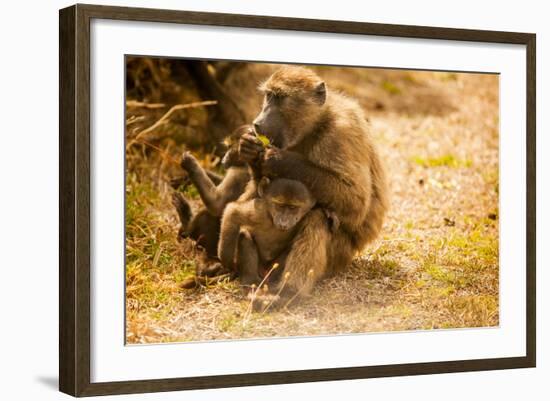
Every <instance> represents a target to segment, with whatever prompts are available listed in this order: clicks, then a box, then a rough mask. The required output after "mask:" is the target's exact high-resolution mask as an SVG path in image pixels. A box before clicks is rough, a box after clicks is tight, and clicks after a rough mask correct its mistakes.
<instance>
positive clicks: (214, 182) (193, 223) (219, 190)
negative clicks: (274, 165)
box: [172, 127, 250, 276]
mask: <svg viewBox="0 0 550 401" xmlns="http://www.w3.org/2000/svg"><path fill="white" fill-rule="evenodd" d="M243 129H246V127H243V128H242V129H241V131H240V132H237V133H236V134H234V135H232V136H231V137H230V138H229V141H230V142H229V148H228V150H227V152H226V154H225V156H224V158H223V160H222V165H223V166H224V167H225V169H226V175H225V176H224V177H218V176H217V175H215V174H213V173H211V172H209V171H207V170H204V169H203V168H202V167H201V165H200V164H199V162H198V161H197V159H195V157H194V156H193V155H191V153H189V152H186V153H185V154H184V155H183V157H182V162H181V166H182V168H183V169H184V170H186V171H187V174H188V176H189V179H190V181H191V182H192V183H193V184H194V185H195V186H196V187H197V190H198V191H199V194H200V196H201V199H202V201H203V203H204V205H205V207H204V208H202V209H200V210H199V211H198V212H197V213H196V214H195V215H193V212H192V210H191V206H190V205H189V202H188V201H187V200H186V199H185V198H184V197H183V196H182V194H181V193H179V192H175V193H174V194H173V196H172V204H173V205H174V207H175V208H176V211H177V213H178V217H179V220H180V224H181V226H180V229H179V232H178V237H179V238H191V239H193V240H195V241H196V244H197V245H198V246H199V247H201V248H203V249H204V250H205V251H206V254H207V256H208V257H209V258H217V255H218V240H219V236H220V223H221V216H222V213H223V210H224V208H225V206H226V205H227V204H228V203H229V202H233V201H235V200H236V199H237V198H238V197H239V196H240V195H241V194H242V193H243V192H244V189H245V187H246V185H247V183H248V181H249V179H250V175H249V170H248V165H247V164H246V163H245V162H241V161H240V160H239V153H238V144H237V142H236V141H235V139H236V138H238V137H239V136H240V133H242V130H243ZM231 141H232V142H231ZM220 273H223V269H222V266H221V264H220V263H210V264H209V265H208V266H205V267H203V268H201V269H200V270H198V271H197V276H203V275H207V276H213V275H216V274H220Z"/></svg>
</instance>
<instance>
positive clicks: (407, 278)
mask: <svg viewBox="0 0 550 401" xmlns="http://www.w3.org/2000/svg"><path fill="white" fill-rule="evenodd" d="M317 69H318V72H319V73H320V74H321V75H322V76H323V77H324V78H325V79H326V81H327V83H328V87H329V90H331V89H332V90H342V91H344V92H347V93H350V95H352V96H354V97H356V98H357V99H358V100H359V101H360V103H361V105H362V106H363V107H364V108H365V110H366V112H367V116H368V118H369V120H370V123H371V127H372V135H373V137H374V140H375V142H376V143H377V145H378V149H379V151H380V153H381V155H382V159H383V161H384V163H385V165H386V168H387V172H388V177H389V182H390V187H391V194H392V195H391V197H392V200H391V207H390V210H389V214H388V216H387V219H386V221H385V224H384V229H383V232H382V234H381V236H380V238H379V239H378V240H376V241H375V242H373V243H372V244H370V245H369V246H368V247H366V248H365V249H364V250H363V252H362V254H361V255H359V256H358V257H357V258H356V259H355V260H354V262H353V264H352V265H351V266H350V267H349V268H348V269H347V270H345V271H344V273H342V274H339V275H337V276H335V277H332V278H329V279H326V280H324V281H323V282H321V283H320V284H319V285H318V286H317V287H316V288H315V290H314V291H313V293H312V295H311V297H309V298H306V299H304V300H303V301H302V302H300V303H297V304H292V305H289V306H288V307H287V308H283V309H281V310H278V311H270V312H267V313H257V312H251V310H250V302H249V300H247V299H246V297H244V296H243V295H242V292H241V291H240V289H239V283H238V281H233V282H224V283H220V284H215V285H211V286H207V287H200V288H197V289H192V290H186V289H183V288H181V286H180V283H181V282H182V281H184V280H185V279H186V278H188V277H190V276H191V275H193V274H194V270H195V266H196V264H197V263H201V255H200V252H199V251H198V250H196V249H195V247H194V244H193V243H192V241H190V240H184V241H182V242H178V241H177V239H176V233H177V230H178V224H177V216H176V213H175V211H174V210H173V208H172V206H171V203H170V197H171V193H172V188H171V187H170V185H169V184H168V183H167V182H166V179H163V177H161V175H162V174H161V173H160V171H161V170H162V169H159V167H158V166H162V165H164V164H174V161H175V160H174V157H172V158H170V157H168V156H166V152H169V153H170V154H171V155H175V154H178V152H181V151H182V150H183V148H181V147H177V146H176V145H170V146H172V147H170V146H169V147H168V148H163V149H165V154H164V156H163V157H161V158H159V157H158V155H155V151H152V152H151V151H149V152H145V151H143V149H141V150H130V151H128V166H129V167H128V171H127V176H126V177H127V178H126V180H127V182H126V185H127V187H126V195H127V202H126V203H127V213H126V223H127V224H126V238H127V242H126V256H127V257H126V259H127V265H126V284H127V288H126V305H127V315H126V316H127V327H126V329H127V331H126V332H127V342H128V343H157V342H174V341H200V340H212V339H238V338H252V337H272V336H303V335H316V334H341V333H363V332H379V331H402V330H426V329H436V328H437V329H441V328H464V327H487V326H495V325H498V323H499V305H498V302H499V268H498V257H499V246H498V244H499V241H498V234H499V224H498V221H499V210H498V199H499V195H498V191H499V170H498V161H499V154H498V144H499V134H498V133H499V131H498V130H499V114H498V113H499V109H498V94H499V87H498V76H496V75H489V74H459V73H448V72H419V71H389V70H382V69H351V70H347V71H344V70H342V69H331V68H317ZM161 156H162V155H161ZM201 160H202V161H203V163H204V164H205V166H207V167H211V166H213V165H215V164H216V161H217V159H216V158H215V157H213V156H209V155H202V156H201ZM173 168H177V166H176V167H173ZM186 194H187V196H188V197H190V198H192V199H193V205H194V206H195V207H198V206H199V205H200V201H199V199H198V197H197V193H196V191H195V190H194V188H192V187H189V188H187V190H186Z"/></svg>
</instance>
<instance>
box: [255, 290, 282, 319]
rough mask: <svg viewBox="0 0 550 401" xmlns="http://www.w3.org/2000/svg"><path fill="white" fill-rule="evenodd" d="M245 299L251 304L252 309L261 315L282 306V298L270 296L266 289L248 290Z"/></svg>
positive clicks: (274, 295) (275, 295)
mask: <svg viewBox="0 0 550 401" xmlns="http://www.w3.org/2000/svg"><path fill="white" fill-rule="evenodd" d="M248 288H250V287H248ZM247 298H248V299H249V300H250V302H252V309H253V310H254V311H256V312H261V313H263V312H267V311H269V310H276V309H278V308H280V307H281V306H282V302H281V300H282V298H281V297H280V296H279V295H277V294H270V293H269V290H268V289H267V287H266V288H265V289H264V287H262V288H252V289H249V291H248V295H247Z"/></svg>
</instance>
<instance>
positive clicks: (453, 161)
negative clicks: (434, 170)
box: [412, 155, 472, 168]
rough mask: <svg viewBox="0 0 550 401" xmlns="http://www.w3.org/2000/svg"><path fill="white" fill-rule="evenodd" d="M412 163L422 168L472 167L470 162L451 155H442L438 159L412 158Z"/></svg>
mask: <svg viewBox="0 0 550 401" xmlns="http://www.w3.org/2000/svg"><path fill="white" fill-rule="evenodd" d="M412 161H413V162H415V163H416V164H418V165H420V166H422V167H451V168H459V167H466V168H469V167H472V161H471V160H460V159H457V158H456V157H455V156H453V155H443V156H440V157H421V156H414V157H413V158H412Z"/></svg>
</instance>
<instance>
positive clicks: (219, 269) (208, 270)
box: [198, 262, 231, 277]
mask: <svg viewBox="0 0 550 401" xmlns="http://www.w3.org/2000/svg"><path fill="white" fill-rule="evenodd" d="M228 273H231V272H230V271H229V270H228V269H226V268H225V267H223V265H222V264H221V263H220V262H215V263H212V264H210V265H208V266H204V267H203V268H202V269H201V270H200V271H199V272H198V274H199V275H200V276H206V277H215V276H221V275H222V274H228Z"/></svg>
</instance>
